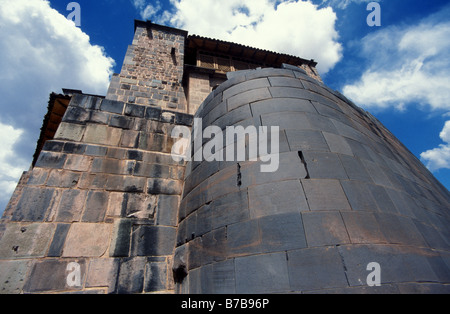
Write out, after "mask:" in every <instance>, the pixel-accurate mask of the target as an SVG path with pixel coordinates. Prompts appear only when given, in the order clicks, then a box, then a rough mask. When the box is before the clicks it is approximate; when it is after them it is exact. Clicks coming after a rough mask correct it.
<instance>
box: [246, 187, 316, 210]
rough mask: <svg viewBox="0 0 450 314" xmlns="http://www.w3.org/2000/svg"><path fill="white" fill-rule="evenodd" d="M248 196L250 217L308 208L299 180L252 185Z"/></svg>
mask: <svg viewBox="0 0 450 314" xmlns="http://www.w3.org/2000/svg"><path fill="white" fill-rule="evenodd" d="M248 197H249V205H250V216H251V218H260V217H264V216H271V215H277V214H283V213H299V212H300V211H304V210H309V209H308V203H307V202H306V198H305V195H304V193H303V188H302V186H301V184H300V181H299V180H295V181H282V182H277V183H267V184H263V185H256V186H252V187H249V189H248Z"/></svg>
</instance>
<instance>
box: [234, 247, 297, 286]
mask: <svg viewBox="0 0 450 314" xmlns="http://www.w3.org/2000/svg"><path fill="white" fill-rule="evenodd" d="M234 263H235V271H236V293H276V292H286V291H289V290H290V285H289V276H288V267H287V260H286V253H285V252H282V253H272V254H263V255H254V256H246V257H240V258H236V259H235V262H234ZM267 283H270V284H267Z"/></svg>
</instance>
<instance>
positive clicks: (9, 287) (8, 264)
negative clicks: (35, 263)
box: [0, 261, 30, 295]
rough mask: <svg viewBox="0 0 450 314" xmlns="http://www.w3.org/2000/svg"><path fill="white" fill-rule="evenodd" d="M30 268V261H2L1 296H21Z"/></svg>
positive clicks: (0, 267) (0, 263)
mask: <svg viewBox="0 0 450 314" xmlns="http://www.w3.org/2000/svg"><path fill="white" fill-rule="evenodd" d="M29 267H30V262H29V261H0V269H1V272H0V283H1V287H0V294H5V295H6V294H20V293H21V292H22V289H23V286H24V284H25V279H26V275H27V272H28V269H29Z"/></svg>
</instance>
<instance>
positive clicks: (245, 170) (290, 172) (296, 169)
mask: <svg viewBox="0 0 450 314" xmlns="http://www.w3.org/2000/svg"><path fill="white" fill-rule="evenodd" d="M278 157H279V160H278V162H279V167H278V169H277V170H276V171H275V172H261V165H269V162H264V163H263V162H244V163H242V164H241V169H240V171H241V181H242V185H241V188H246V187H249V186H251V185H259V184H264V183H269V182H277V181H287V180H297V179H302V178H306V177H307V175H308V173H307V171H306V169H305V165H304V163H303V162H302V160H301V158H300V156H299V154H298V152H287V153H280V154H279V156H278ZM270 162H271V163H272V166H275V165H276V164H275V160H271V161H270ZM235 182H236V181H235Z"/></svg>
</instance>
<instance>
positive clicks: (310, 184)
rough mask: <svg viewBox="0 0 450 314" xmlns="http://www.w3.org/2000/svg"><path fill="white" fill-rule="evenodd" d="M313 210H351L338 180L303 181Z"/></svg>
mask: <svg viewBox="0 0 450 314" xmlns="http://www.w3.org/2000/svg"><path fill="white" fill-rule="evenodd" d="M302 185H303V188H304V190H305V195H306V199H307V200H308V204H309V208H310V209H311V210H313V211H314V210H328V211H329V210H351V207H350V204H349V203H348V200H347V197H346V196H345V193H344V190H343V189H342V186H341V184H340V183H339V181H338V180H327V179H319V180H317V179H316V180H302Z"/></svg>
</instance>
